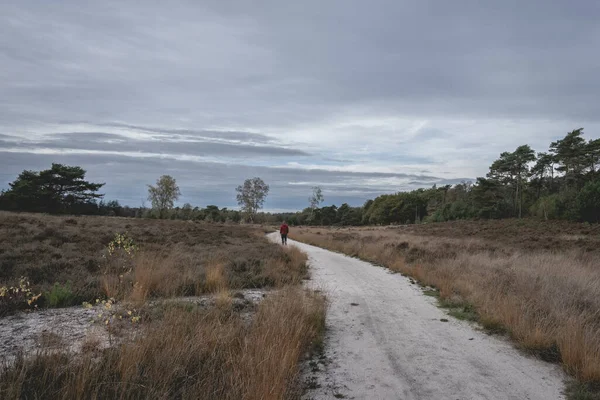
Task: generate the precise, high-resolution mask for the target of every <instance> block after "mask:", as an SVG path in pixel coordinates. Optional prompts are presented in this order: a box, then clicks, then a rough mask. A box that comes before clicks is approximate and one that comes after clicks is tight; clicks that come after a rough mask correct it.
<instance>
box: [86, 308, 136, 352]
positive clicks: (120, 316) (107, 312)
mask: <svg viewBox="0 0 600 400" xmlns="http://www.w3.org/2000/svg"><path fill="white" fill-rule="evenodd" d="M115 304H116V300H115V299H114V298H110V299H108V300H100V299H96V305H97V306H98V307H100V311H99V312H98V314H97V315H96V316H95V318H94V319H92V322H93V323H94V322H95V323H102V324H104V325H105V326H106V329H107V331H108V341H109V343H110V345H112V337H113V336H114V334H115V332H116V329H117V324H119V323H120V322H127V321H130V322H131V324H137V323H139V322H140V320H141V316H140V315H139V312H138V310H136V309H135V308H134V309H123V308H119V307H116V306H115ZM83 307H84V308H89V309H91V308H93V307H94V306H93V305H92V304H91V303H88V302H83Z"/></svg>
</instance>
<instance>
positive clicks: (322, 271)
mask: <svg viewBox="0 0 600 400" xmlns="http://www.w3.org/2000/svg"><path fill="white" fill-rule="evenodd" d="M278 236H279V235H278V234H277V233H274V234H270V235H269V237H270V239H271V240H278ZM289 244H293V245H295V246H297V247H298V248H300V249H301V250H302V251H304V252H306V253H307V254H308V256H309V262H310V266H311V271H312V272H311V276H312V279H311V281H310V282H311V285H312V286H313V287H315V288H320V289H322V290H324V291H325V292H326V294H327V296H328V299H329V301H330V308H329V310H328V314H327V327H328V333H327V339H326V355H327V358H328V359H329V360H330V363H329V364H328V366H327V368H326V369H325V371H324V372H321V373H317V381H318V383H319V385H320V388H318V389H316V390H312V391H310V392H309V393H308V396H307V397H308V398H311V399H333V398H353V399H386V400H387V399H404V400H412V399H452V400H456V399H459V400H465V399H473V400H480V399H494V400H496V399H503V400H504V399H515V400H524V399H530V400H538V399H539V400H553V399H563V398H564V396H563V394H562V392H563V389H564V381H565V379H566V377H565V375H564V373H563V372H562V371H561V369H560V367H559V366H557V365H553V364H549V363H546V362H543V361H540V360H537V359H534V358H532V357H529V356H526V355H524V354H522V353H520V352H519V351H518V350H516V349H515V348H514V347H513V346H512V345H511V344H510V343H509V342H507V341H506V340H504V339H501V338H498V337H494V336H489V335H487V334H486V333H484V332H481V331H479V330H477V329H476V328H475V327H473V326H472V325H471V324H469V323H467V322H463V321H459V320H456V319H454V318H452V317H449V316H447V315H446V314H445V313H444V312H443V311H442V310H441V309H439V308H438V307H436V305H435V299H433V298H431V297H428V296H425V295H423V294H422V290H421V289H420V287H419V286H418V285H415V284H411V283H410V280H409V279H408V278H406V277H403V276H402V275H400V274H393V273H391V272H390V271H389V270H387V269H384V268H382V267H377V266H374V265H372V264H369V263H367V262H363V261H360V260H358V259H355V258H351V257H348V256H345V255H342V254H338V253H334V252H331V251H328V250H324V249H321V248H318V247H314V246H309V245H306V244H303V243H298V242H294V241H291V240H290V241H289ZM442 319H447V320H448V322H442V321H441V320H442Z"/></svg>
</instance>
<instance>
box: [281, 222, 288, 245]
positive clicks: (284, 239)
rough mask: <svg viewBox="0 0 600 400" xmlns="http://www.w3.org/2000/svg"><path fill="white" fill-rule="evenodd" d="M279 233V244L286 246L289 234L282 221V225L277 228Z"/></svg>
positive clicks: (286, 226)
mask: <svg viewBox="0 0 600 400" xmlns="http://www.w3.org/2000/svg"><path fill="white" fill-rule="evenodd" d="M279 233H280V234H281V244H284V245H287V236H288V233H290V227H289V226H288V224H286V223H285V221H283V224H281V226H280V227H279Z"/></svg>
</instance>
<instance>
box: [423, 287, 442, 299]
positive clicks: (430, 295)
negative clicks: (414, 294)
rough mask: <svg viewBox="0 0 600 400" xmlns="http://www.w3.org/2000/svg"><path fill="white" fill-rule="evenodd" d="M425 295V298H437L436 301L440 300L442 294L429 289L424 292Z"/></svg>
mask: <svg viewBox="0 0 600 400" xmlns="http://www.w3.org/2000/svg"><path fill="white" fill-rule="evenodd" d="M423 294H424V295H425V296H429V297H435V298H436V299H439V298H440V292H438V291H437V290H435V289H427V290H423Z"/></svg>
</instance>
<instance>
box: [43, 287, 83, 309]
mask: <svg viewBox="0 0 600 400" xmlns="http://www.w3.org/2000/svg"><path fill="white" fill-rule="evenodd" d="M44 296H45V297H46V300H47V301H48V303H47V304H48V306H49V307H52V308H58V307H69V306H72V305H75V300H76V296H75V294H74V293H73V289H72V288H71V282H67V283H65V284H64V285H61V284H60V283H55V284H54V286H53V287H52V289H51V290H50V291H49V292H47V293H45V294H44Z"/></svg>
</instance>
